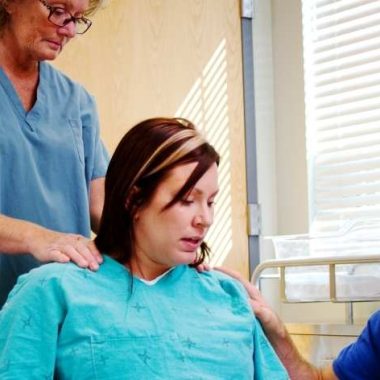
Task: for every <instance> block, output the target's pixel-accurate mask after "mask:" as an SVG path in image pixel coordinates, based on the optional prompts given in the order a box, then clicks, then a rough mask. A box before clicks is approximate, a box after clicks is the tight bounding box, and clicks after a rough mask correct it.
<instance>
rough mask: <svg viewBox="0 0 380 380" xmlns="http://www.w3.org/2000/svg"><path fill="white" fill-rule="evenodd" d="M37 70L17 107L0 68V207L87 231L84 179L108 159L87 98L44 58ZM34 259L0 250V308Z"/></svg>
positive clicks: (18, 215) (95, 175) (59, 226)
mask: <svg viewBox="0 0 380 380" xmlns="http://www.w3.org/2000/svg"><path fill="white" fill-rule="evenodd" d="M39 70H40V79H39V84H38V90H37V100H36V103H35V104H34V106H33V108H32V109H31V110H30V111H29V112H25V109H24V108H23V105H22V103H21V101H20V98H19V97H18V94H17V93H16V91H15V89H14V87H13V85H12V83H11V82H10V81H9V79H8V78H7V76H6V75H5V73H4V71H3V70H2V69H1V68H0V214H4V215H7V216H10V217H14V218H19V219H24V220H28V221H31V222H35V223H37V224H39V225H42V226H45V227H47V228H50V229H53V230H56V231H61V232H71V233H79V234H82V235H84V236H89V234H90V217H89V184H90V181H91V180H93V179H95V178H98V177H103V176H104V175H105V172H106V168H107V164H108V154H107V152H106V151H105V149H104V146H103V145H102V143H101V141H100V138H99V122H98V116H97V111H96V106H95V102H94V99H93V97H92V96H91V95H89V94H88V93H87V91H85V90H84V88H83V87H82V86H80V85H79V84H77V83H75V82H73V81H72V80H70V79H69V78H68V77H66V76H65V75H63V74H62V73H61V72H59V71H58V70H56V69H54V68H53V67H52V66H51V65H50V64H48V63H45V62H41V63H40V65H39ZM15 232H16V233H17V231H15ZM26 253H27V252H26ZM38 264H39V263H38V262H37V261H36V260H35V259H34V258H33V257H31V255H21V256H18V255H17V256H16V255H5V254H0V307H1V305H2V304H3V303H4V301H5V299H6V296H7V294H8V293H9V291H10V289H11V288H12V287H13V285H14V283H15V282H16V279H17V277H18V276H19V275H20V274H22V273H25V272H27V271H29V269H31V268H33V267H35V266H37V265H38Z"/></svg>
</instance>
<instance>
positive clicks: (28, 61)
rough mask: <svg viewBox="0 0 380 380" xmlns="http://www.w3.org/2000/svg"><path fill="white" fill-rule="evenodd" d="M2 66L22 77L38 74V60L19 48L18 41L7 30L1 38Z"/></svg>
mask: <svg viewBox="0 0 380 380" xmlns="http://www.w3.org/2000/svg"><path fill="white" fill-rule="evenodd" d="M0 67H2V68H3V70H4V71H5V72H6V73H7V74H9V73H10V74H11V75H12V76H15V77H18V78H20V79H25V78H31V77H35V76H36V75H38V61H36V60H35V59H33V58H32V57H30V56H29V55H28V54H27V53H25V52H23V51H22V50H21V49H18V47H17V43H16V42H15V41H13V39H12V36H11V35H9V34H8V33H7V32H6V31H5V32H4V33H3V34H2V36H1V38H0Z"/></svg>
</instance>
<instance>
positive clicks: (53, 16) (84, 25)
mask: <svg viewBox="0 0 380 380" xmlns="http://www.w3.org/2000/svg"><path fill="white" fill-rule="evenodd" d="M40 2H41V3H42V4H43V5H44V6H45V7H46V8H47V9H48V10H49V16H48V20H49V21H50V22H51V23H52V24H54V25H57V26H65V25H67V24H70V22H73V23H74V25H75V33H76V34H84V33H86V32H87V30H88V29H90V26H91V25H92V21H91V20H89V19H88V18H86V17H75V16H73V15H72V14H71V13H70V12H68V11H67V10H66V9H65V8H62V7H53V6H52V5H50V4H49V3H47V2H46V1H45V0H40Z"/></svg>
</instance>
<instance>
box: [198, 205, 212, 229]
mask: <svg viewBox="0 0 380 380" xmlns="http://www.w3.org/2000/svg"><path fill="white" fill-rule="evenodd" d="M213 220H214V213H213V210H212V209H210V208H209V207H206V208H205V209H202V210H201V211H200V212H199V213H198V214H197V215H196V216H195V218H194V222H195V225H197V226H202V227H206V228H207V227H210V226H211V224H212V222H213Z"/></svg>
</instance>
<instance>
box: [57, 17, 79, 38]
mask: <svg viewBox="0 0 380 380" xmlns="http://www.w3.org/2000/svg"><path fill="white" fill-rule="evenodd" d="M76 30H77V27H76V25H75V22H74V21H70V22H68V23H67V24H66V25H63V26H60V27H59V28H58V32H59V33H60V34H62V35H64V36H66V37H68V38H73V37H75V35H76Z"/></svg>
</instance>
